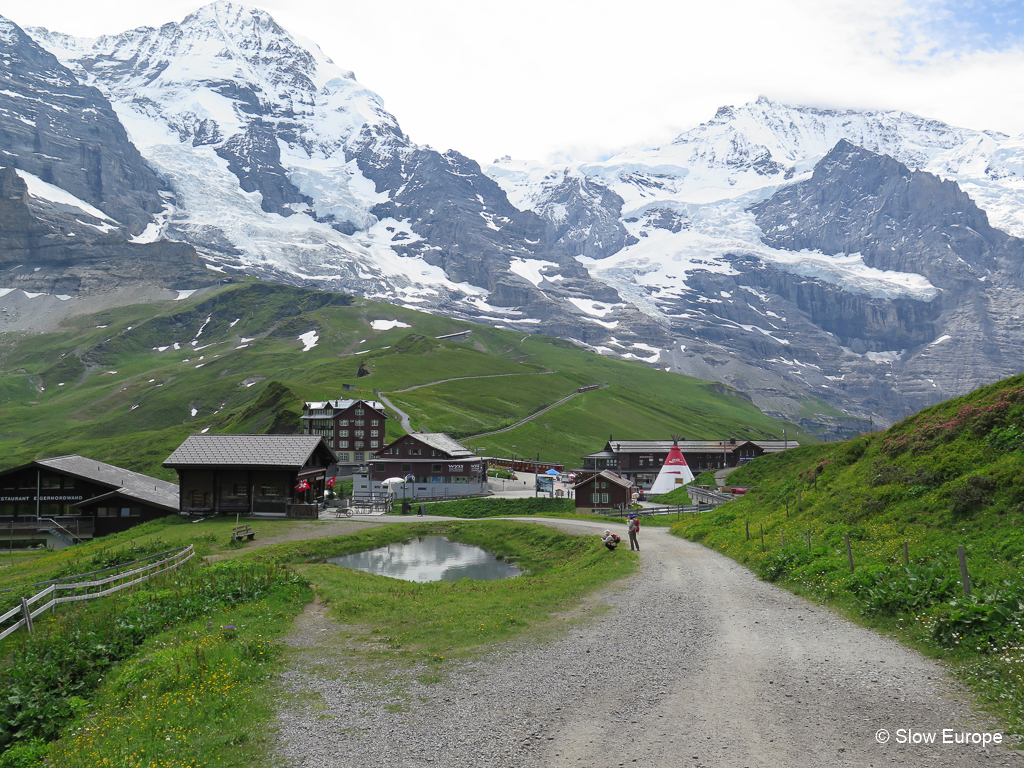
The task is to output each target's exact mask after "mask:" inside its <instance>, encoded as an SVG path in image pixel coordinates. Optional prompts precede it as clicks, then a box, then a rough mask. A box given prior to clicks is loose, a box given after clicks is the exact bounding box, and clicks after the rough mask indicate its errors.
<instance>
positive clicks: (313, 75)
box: [31, 2, 616, 330]
mask: <svg viewBox="0 0 1024 768" xmlns="http://www.w3.org/2000/svg"><path fill="white" fill-rule="evenodd" d="M31 33H32V34H33V35H34V36H35V37H36V39H37V40H39V41H40V42H41V44H43V45H44V46H46V47H47V48H48V49H49V50H50V51H52V52H53V53H54V54H55V55H56V56H57V57H58V58H60V59H61V61H62V62H63V63H64V64H66V65H67V66H68V67H69V68H70V69H72V70H73V71H74V72H75V73H77V75H78V76H79V78H80V79H81V80H82V81H83V82H87V83H88V84H90V85H93V86H95V87H96V88H98V89H99V90H101V91H102V92H103V93H104V94H105V95H106V96H107V98H109V99H110V101H111V103H112V104H113V105H114V108H115V110H116V111H117V113H118V115H119V116H120V118H121V121H122V122H123V123H124V125H125V127H126V128H127V130H128V132H129V134H130V135H131V137H132V140H133V141H134V142H135V144H136V146H138V147H139V149H140V150H141V152H142V153H143V155H144V156H145V157H146V159H147V160H148V161H149V163H150V164H151V165H152V166H153V168H154V169H156V171H157V172H158V173H159V175H160V176H161V177H162V178H163V179H165V180H166V182H167V184H168V185H169V186H170V188H171V189H172V190H173V191H174V198H173V202H172V204H171V205H170V206H169V207H168V208H167V210H166V211H164V212H163V214H162V215H161V216H160V217H158V218H157V220H155V221H154V223H153V224H152V226H151V227H150V228H149V229H148V230H147V231H146V233H145V234H144V235H143V238H144V239H157V238H169V239H172V240H183V241H186V242H188V243H191V244H192V245H194V246H195V247H196V248H197V249H198V250H199V252H200V254H201V255H202V256H203V257H204V258H205V259H206V261H207V263H208V265H209V266H210V268H211V269H214V270H218V271H227V272H232V271H239V272H246V273H250V274H260V275H263V276H265V277H269V278H271V279H276V280H281V281H286V282H292V283H298V284H312V285H316V286H318V287H321V288H327V289H330V290H344V291H349V292H353V293H357V294H360V295H364V296H369V297H373V298H381V299H386V300H389V301H393V302H398V303H408V304H409V305H411V306H417V307H421V308H426V309H432V308H436V309H440V310H443V311H446V312H450V313H453V314H461V315H463V316H472V317H481V318H483V319H490V320H492V321H501V322H505V323H518V324H521V327H523V328H525V329H527V330H536V329H537V328H538V327H539V326H540V324H541V322H542V321H549V322H551V323H553V324H554V325H555V326H558V325H564V324H565V318H563V317H562V316H563V315H564V314H565V313H564V311H563V310H562V309H561V304H560V302H558V301H557V300H555V299H553V298H551V297H549V296H548V295H547V294H546V293H545V292H542V291H539V290H537V289H536V283H537V282H539V280H540V279H541V277H540V275H541V274H542V273H543V274H545V275H548V276H550V278H551V280H558V281H561V282H560V285H559V286H558V287H557V290H556V293H559V294H568V295H572V294H573V293H574V292H577V293H578V292H582V293H584V294H585V295H592V294H595V295H598V296H601V297H605V298H609V299H615V298H616V296H615V293H614V291H613V290H611V289H609V288H608V287H607V286H604V285H603V284H600V283H597V282H595V281H593V280H591V279H590V277H589V275H588V273H587V271H586V269H584V268H583V267H582V265H580V264H579V263H578V262H577V261H576V260H575V259H573V258H572V255H571V254H567V253H563V252H560V251H557V250H555V249H551V248H549V247H548V246H547V244H546V240H545V236H544V229H545V224H544V221H543V220H542V219H541V218H540V217H539V216H537V215H536V214H534V213H532V212H522V211H519V210H517V209H515V208H513V207H512V206H511V205H510V204H509V203H508V201H507V199H506V197H505V195H504V193H503V192H502V191H501V189H500V188H499V187H498V186H497V184H495V183H494V182H493V181H492V180H491V179H489V178H488V177H487V176H486V175H484V174H483V173H482V172H481V171H480V168H479V166H478V165H477V164H476V163H475V162H474V161H472V160H469V159H468V158H465V157H463V156H461V155H459V154H458V153H457V152H447V153H444V154H441V153H438V152H435V151H434V150H432V149H430V148H428V147H419V146H417V145H415V144H413V143H412V142H411V141H410V140H409V139H408V137H406V136H405V134H403V132H402V130H401V128H400V127H399V125H398V123H397V121H396V120H395V118H394V117H393V116H392V115H390V114H389V113H388V112H387V111H385V109H384V107H383V104H382V101H381V99H380V97H378V96H377V95H376V94H374V93H372V92H371V91H369V90H367V89H366V88H364V87H363V86H361V85H360V84H359V83H358V82H357V81H356V80H355V77H354V75H353V73H352V72H350V71H348V70H345V69H342V68H340V67H338V66H336V65H335V64H334V63H332V62H331V61H330V60H329V59H327V58H326V57H325V56H324V55H323V53H322V52H321V51H320V49H319V48H318V47H317V46H316V45H315V44H313V43H310V42H307V41H301V40H299V39H297V38H295V37H293V36H292V35H291V34H289V33H288V32H287V31H286V30H284V29H282V28H281V27H280V26H278V24H277V23H276V22H275V21H274V20H273V19H272V18H271V17H270V16H269V15H268V14H267V13H266V12H264V11H261V10H256V9H253V8H248V7H245V6H241V5H235V4H232V3H228V2H215V3H213V4H211V5H208V6H205V7H203V8H200V9H199V10H198V11H196V12H195V13H193V14H191V15H189V16H188V17H186V18H185V19H184V20H183V21H182V22H181V23H180V24H165V25H164V26H162V27H160V28H159V29H152V28H141V29H136V30H131V31H129V32H125V33H123V34H120V35H112V36H105V37H101V38H98V39H94V40H80V39H76V38H73V37H70V36H67V35H63V34H58V33H51V32H47V31H46V30H41V29H33V30H31ZM518 264H526V265H528V266H525V267H517V266H516V265H518ZM510 269H511V271H510ZM517 269H518V270H519V273H525V274H527V275H529V276H531V278H532V279H527V280H523V279H520V278H519V277H516V270H517ZM534 275H536V277H533V276H534ZM566 306H569V307H570V308H571V305H566Z"/></svg>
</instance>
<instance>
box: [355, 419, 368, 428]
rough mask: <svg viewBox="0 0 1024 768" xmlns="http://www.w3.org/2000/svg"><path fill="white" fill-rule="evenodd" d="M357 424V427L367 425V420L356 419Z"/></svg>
mask: <svg viewBox="0 0 1024 768" xmlns="http://www.w3.org/2000/svg"><path fill="white" fill-rule="evenodd" d="M356 426H357V427H363V426H366V422H365V421H364V420H363V419H356Z"/></svg>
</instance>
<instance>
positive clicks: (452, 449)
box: [409, 432, 476, 459]
mask: <svg viewBox="0 0 1024 768" xmlns="http://www.w3.org/2000/svg"><path fill="white" fill-rule="evenodd" d="M409 437H414V438H416V439H417V440H419V441H420V442H421V443H425V444H426V445H429V446H430V447H431V448H436V449H437V450H439V451H444V452H445V453H447V454H448V455H449V456H451V457H452V458H455V457H459V458H474V459H475V458H476V452H475V451H471V450H469V448H467V447H466V446H464V445H463V444H462V443H460V442H459V441H458V440H454V439H452V438H450V437H448V435H446V434H445V433H444V432H415V433H413V434H411V435H409Z"/></svg>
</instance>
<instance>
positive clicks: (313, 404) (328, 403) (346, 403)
mask: <svg viewBox="0 0 1024 768" xmlns="http://www.w3.org/2000/svg"><path fill="white" fill-rule="evenodd" d="M356 403H363V404H364V405H366V406H367V407H368V408H372V409H373V410H375V411H378V412H379V413H380V414H381V415H382V416H384V418H387V412H386V411H385V410H384V404H383V403H380V402H378V401H376V400H363V399H362V398H354V399H352V400H316V401H310V402H306V403H303V404H302V405H303V409H304V410H311V411H313V410H323V409H325V408H333V409H334V410H335V411H347V410H348V409H349V408H351V407H352V406H353V405H355V404H356ZM302 418H304V419H317V418H323V417H322V416H307V415H305V414H304V415H303V416H302Z"/></svg>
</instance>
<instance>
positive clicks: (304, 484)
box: [295, 480, 309, 491]
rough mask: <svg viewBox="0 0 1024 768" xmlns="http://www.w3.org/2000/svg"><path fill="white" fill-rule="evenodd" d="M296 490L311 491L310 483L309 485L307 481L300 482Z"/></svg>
mask: <svg viewBox="0 0 1024 768" xmlns="http://www.w3.org/2000/svg"><path fill="white" fill-rule="evenodd" d="M295 490H296V491H308V490H309V483H307V482H306V481H305V480H299V484H298V485H296V486H295Z"/></svg>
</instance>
